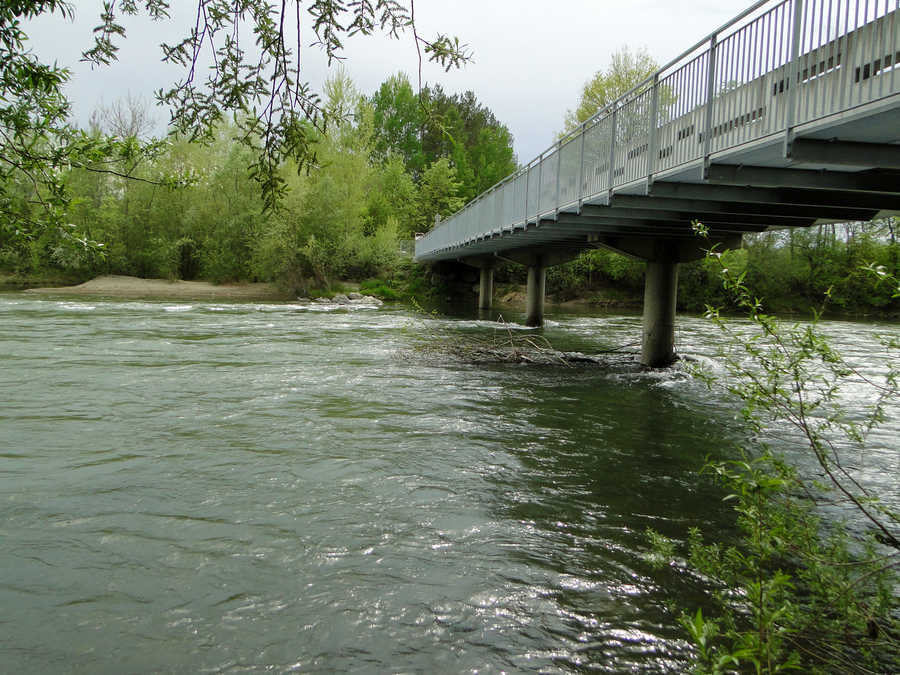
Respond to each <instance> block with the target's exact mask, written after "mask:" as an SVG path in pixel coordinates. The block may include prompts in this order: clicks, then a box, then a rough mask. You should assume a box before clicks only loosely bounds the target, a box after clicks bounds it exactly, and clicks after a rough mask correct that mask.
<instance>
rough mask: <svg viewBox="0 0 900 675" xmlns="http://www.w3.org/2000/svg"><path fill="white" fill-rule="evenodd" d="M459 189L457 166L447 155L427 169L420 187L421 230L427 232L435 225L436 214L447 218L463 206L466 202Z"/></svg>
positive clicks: (419, 221)
mask: <svg viewBox="0 0 900 675" xmlns="http://www.w3.org/2000/svg"><path fill="white" fill-rule="evenodd" d="M459 189H460V183H459V181H457V180H456V168H455V167H454V166H452V165H451V164H450V160H449V159H447V158H446V157H444V158H442V159H439V160H437V161H436V162H435V163H434V164H432V165H431V166H429V167H428V169H426V170H425V174H424V175H423V176H422V185H421V187H420V189H419V217H418V224H419V227H420V228H421V231H423V232H427V231H428V230H430V229H431V228H432V227H434V221H435V217H436V216H440V217H441V218H446V217H447V216H450V215H452V214H454V213H455V212H456V211H458V210H459V209H461V208H462V207H463V205H464V204H465V202H464V201H463V199H462V197H460V196H459Z"/></svg>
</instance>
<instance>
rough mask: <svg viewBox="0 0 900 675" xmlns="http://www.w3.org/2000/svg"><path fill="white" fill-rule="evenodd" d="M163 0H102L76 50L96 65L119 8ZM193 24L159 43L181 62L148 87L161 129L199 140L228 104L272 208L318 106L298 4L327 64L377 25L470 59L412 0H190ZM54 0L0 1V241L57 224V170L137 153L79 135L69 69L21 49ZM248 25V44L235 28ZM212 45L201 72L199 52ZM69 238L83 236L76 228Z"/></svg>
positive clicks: (306, 146) (309, 143)
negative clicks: (420, 23)
mask: <svg viewBox="0 0 900 675" xmlns="http://www.w3.org/2000/svg"><path fill="white" fill-rule="evenodd" d="M169 6H170V5H169V0H144V2H140V3H139V2H136V1H135V0H119V2H114V1H113V0H104V2H103V8H102V11H101V13H100V17H99V24H98V26H97V27H96V28H95V29H94V43H93V45H92V46H89V47H88V48H87V49H86V50H85V51H84V53H83V56H84V59H85V60H87V61H89V62H91V63H93V64H96V65H98V66H101V65H104V64H109V63H110V62H112V61H113V60H115V59H116V53H117V49H118V47H117V42H118V41H120V40H123V39H124V38H125V28H124V27H123V26H122V24H121V23H120V18H121V17H122V16H123V15H133V14H138V13H145V14H147V15H149V16H150V17H151V18H153V19H154V20H158V21H162V20H165V19H167V18H168V17H169V14H168V10H169ZM196 7H197V14H196V22H195V24H194V26H193V28H192V29H191V30H190V32H189V34H188V35H187V36H186V37H185V38H184V39H183V40H181V41H180V42H178V43H176V44H172V45H168V44H163V45H161V48H162V53H163V61H165V62H168V63H173V64H177V65H179V66H181V67H182V68H183V69H184V71H185V76H184V78H183V79H181V80H180V81H179V82H176V83H175V84H174V85H173V86H172V87H171V88H170V89H168V90H163V91H160V92H158V93H157V99H158V101H159V102H160V103H162V104H167V105H169V106H171V110H172V119H171V125H172V127H173V128H174V129H175V130H176V131H177V132H178V133H180V134H182V135H183V136H184V137H186V138H188V139H190V140H209V139H211V138H212V136H213V135H214V133H215V129H216V127H217V125H218V124H220V123H221V122H222V121H223V120H225V119H227V116H228V115H230V114H234V115H236V116H237V119H238V121H239V122H238V123H239V130H240V135H239V136H238V140H239V141H240V142H241V143H243V144H244V145H245V146H247V147H248V148H250V149H251V150H252V151H253V154H254V157H255V159H254V161H253V163H252V166H251V167H250V170H251V173H252V175H253V177H254V178H255V179H256V180H257V181H258V182H259V184H260V186H261V188H262V194H263V198H264V204H265V206H266V207H267V208H268V209H274V208H276V207H277V205H278V203H279V199H280V198H282V197H283V196H284V193H285V187H286V180H285V177H284V175H283V172H282V167H283V166H284V164H285V163H286V162H288V160H290V161H292V162H293V163H294V164H295V165H296V166H297V167H303V166H305V165H308V164H309V163H311V162H312V160H313V159H314V156H315V150H314V147H313V146H314V141H315V139H316V138H317V131H316V130H317V129H318V130H319V131H320V130H322V129H323V128H324V126H325V122H326V119H325V118H326V115H325V112H326V111H324V110H323V109H322V107H321V105H320V100H319V98H318V96H317V95H316V94H315V93H314V92H313V91H312V90H311V89H310V87H309V85H308V84H306V83H304V82H303V81H302V79H301V78H302V72H301V67H300V56H301V54H300V51H301V45H300V43H299V26H300V22H301V15H302V13H303V12H302V10H303V9H306V12H307V13H308V14H309V16H310V17H311V19H312V23H313V29H314V31H315V33H316V36H317V39H318V43H317V44H318V45H319V46H320V47H321V48H322V49H323V50H324V51H325V53H326V54H327V56H328V59H329V62H330V61H332V60H333V59H337V58H340V54H341V49H342V46H343V45H342V41H343V40H344V39H345V38H346V37H348V36H352V35H355V34H363V35H369V34H372V33H373V32H375V31H376V30H381V31H384V32H386V33H387V34H389V35H391V36H393V37H398V36H399V35H400V34H401V33H403V32H404V31H411V32H412V34H413V36H414V38H415V41H416V45H417V47H420V48H421V49H422V51H424V54H425V56H426V58H428V59H430V60H432V61H435V62H437V63H439V64H441V65H442V66H443V67H445V68H447V69H449V68H451V67H454V66H457V65H459V64H461V63H463V62H465V61H466V60H468V58H469V54H468V51H467V48H466V46H465V45H462V44H460V43H459V41H458V39H456V38H450V37H448V36H446V35H441V34H439V35H437V36H436V37H435V38H433V39H431V40H425V39H424V38H423V37H422V36H420V35H419V34H418V32H417V30H416V25H415V22H414V20H413V16H414V0H409V2H405V1H403V0H358V1H355V2H352V3H344V2H341V1H340V0H309V2H306V3H304V2H302V1H301V0H294V1H293V2H288V1H287V0H283V1H282V2H274V1H271V0H270V1H266V2H260V1H259V0H196ZM72 12H73V10H72V7H71V6H70V5H69V4H68V3H66V2H65V1H64V0H22V1H21V2H15V3H3V4H2V6H0V221H2V222H0V248H3V247H5V246H6V245H8V244H9V243H10V242H11V241H13V240H17V239H22V238H25V239H28V238H31V237H34V236H35V235H37V234H39V233H40V232H42V231H43V230H44V229H46V228H59V227H62V226H63V225H64V224H65V220H66V218H65V211H66V208H67V207H68V205H69V202H70V196H69V194H68V192H67V190H66V188H65V186H64V185H63V184H62V182H61V181H60V180H59V172H60V170H61V169H64V168H67V167H71V166H80V167H85V168H90V169H92V170H96V171H102V170H104V169H103V164H102V163H103V162H105V161H107V160H109V159H110V158H115V157H117V156H125V155H129V154H133V153H134V152H137V151H140V148H138V147H136V146H135V144H134V143H129V142H127V141H122V140H121V139H110V138H106V137H102V136H97V135H90V134H86V133H84V132H82V131H80V130H77V129H74V128H72V127H71V126H70V125H69V124H68V122H67V117H68V114H69V109H70V106H69V102H68V100H67V99H66V96H65V94H64V92H63V85H64V84H65V82H66V80H67V79H68V77H69V72H68V71H67V70H66V69H65V68H62V67H58V66H56V65H48V64H44V63H41V62H40V61H39V60H38V59H37V58H36V57H35V56H34V55H33V54H31V53H30V52H29V51H28V49H27V48H26V41H27V37H28V36H27V33H26V32H25V28H24V25H25V22H26V21H28V20H29V19H32V18H35V17H37V16H40V15H45V14H56V15H58V16H61V17H71V16H72ZM248 33H249V34H252V35H253V37H254V39H255V44H256V48H255V49H251V50H246V49H245V48H244V46H242V43H241V40H240V37H241V36H242V35H246V34H248ZM206 53H211V54H213V55H214V56H213V58H212V64H211V67H210V68H209V69H208V70H207V71H206V72H208V75H207V77H206V78H205V79H201V78H200V76H199V73H200V72H201V69H202V68H203V67H204V66H205V63H204V62H203V61H202V57H201V54H206ZM68 238H69V239H70V240H71V241H73V242H75V243H77V244H80V245H82V246H90V245H91V243H90V242H89V241H87V240H86V239H84V238H83V237H79V236H78V235H76V234H70V235H68Z"/></svg>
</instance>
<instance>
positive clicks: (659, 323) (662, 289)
mask: <svg viewBox="0 0 900 675" xmlns="http://www.w3.org/2000/svg"><path fill="white" fill-rule="evenodd" d="M677 293H678V263H676V262H653V261H648V262H647V272H646V277H645V280H644V327H643V340H642V344H641V365H644V366H647V367H649V368H660V367H663V366H668V365H670V364H671V363H672V362H674V361H675V302H676V299H677Z"/></svg>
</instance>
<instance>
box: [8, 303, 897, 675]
mask: <svg viewBox="0 0 900 675" xmlns="http://www.w3.org/2000/svg"><path fill="white" fill-rule="evenodd" d="M517 318H520V317H516V316H515V315H513V316H511V317H510V319H511V320H512V321H515V319H517ZM550 319H551V320H550V322H549V323H548V326H547V327H546V328H545V329H544V330H543V334H544V335H545V336H546V337H547V338H548V339H549V340H550V341H551V342H552V343H553V344H554V346H556V347H557V348H560V349H565V350H577V351H582V352H585V353H595V352H600V351H602V350H608V349H611V348H614V347H617V346H621V345H627V344H630V343H633V342H634V341H635V340H636V339H639V326H640V319H639V317H636V316H616V315H601V316H577V315H568V314H564V315H551V316H550ZM824 329H825V331H826V332H827V333H828V334H829V335H830V336H831V337H832V338H833V339H834V340H835V341H836V342H837V343H838V345H839V346H840V347H841V348H843V349H844V350H845V351H846V352H847V353H848V355H849V356H850V357H851V358H854V359H857V360H858V361H859V362H860V363H869V362H876V361H877V359H873V355H875V356H881V355H882V354H883V350H881V349H880V347H879V346H878V343H877V340H876V337H875V336H876V334H878V333H889V334H892V335H894V336H898V335H900V327H898V326H896V325H877V324H862V323H841V322H830V323H827V324H826V325H825V326H824ZM510 330H516V331H518V330H519V329H518V327H517V326H515V324H513V325H512V326H511V327H510ZM495 331H496V325H495V324H493V323H491V322H487V321H477V320H474V319H458V318H455V319H454V318H442V317H435V316H430V317H429V316H419V315H416V314H414V313H412V312H410V311H408V310H405V309H398V308H382V309H378V310H374V309H361V308H356V309H352V310H350V309H346V308H334V307H329V306H316V307H303V306H300V305H292V304H262V305H260V304H211V303H174V302H121V301H111V300H90V299H72V298H67V299H53V298H49V299H43V298H41V299H38V298H33V297H31V296H28V295H23V294H14V293H7V294H2V295H0V359H2V361H0V540H2V546H0V606H2V608H3V611H2V613H0V623H2V630H0V670H2V671H3V672H17V673H45V672H54V673H64V672H75V673H124V672H127V673H155V672H178V673H204V672H212V673H218V672H227V673H240V672H262V671H266V672H270V671H271V672H286V671H300V672H416V673H432V672H457V673H463V672H479V673H492V672H504V671H506V672H522V671H541V672H573V671H574V672H578V671H588V670H590V671H594V672H595V671H600V672H614V673H620V672H637V671H639V672H646V673H654V672H660V673H661V672H678V671H680V670H682V669H683V668H684V667H685V663H686V659H687V658H688V654H689V646H688V645H687V643H686V642H685V641H684V639H683V635H682V633H681V631H680V630H679V629H678V627H677V626H676V625H675V617H677V616H678V613H679V612H680V611H681V610H682V609H685V610H688V611H692V610H693V608H695V607H696V606H697V604H698V603H699V602H700V601H701V596H700V595H699V594H698V591H697V589H696V587H695V583H694V580H693V579H692V578H691V577H690V576H689V575H688V574H686V573H685V572H684V570H683V569H681V568H679V567H677V566H670V567H665V568H663V569H662V570H656V569H654V568H653V566H652V565H650V564H649V562H648V559H647V553H648V547H647V544H646V541H645V538H644V534H643V532H644V530H645V529H646V528H647V527H653V528H655V529H657V530H659V531H661V532H663V533H664V534H666V535H669V536H671V537H674V538H677V539H684V538H685V536H686V532H687V529H688V527H690V526H694V525H697V526H700V527H701V528H705V529H707V530H708V531H710V532H714V533H716V534H718V535H719V536H721V537H723V538H726V539H727V538H728V536H729V532H731V531H732V518H731V516H730V514H729V512H728V510H727V508H726V507H725V506H724V505H723V504H722V502H721V498H722V496H723V495H722V493H721V491H720V489H719V488H718V487H717V486H716V485H714V484H712V483H711V482H710V479H708V478H707V477H706V475H705V474H704V475H699V474H698V470H699V468H700V466H701V465H702V462H703V459H704V457H705V456H706V455H710V454H711V455H713V456H716V457H723V456H729V453H733V452H734V448H735V446H736V445H738V444H740V443H742V442H747V434H748V432H747V431H746V430H744V429H743V427H742V425H741V424H740V423H739V421H738V418H739V414H738V406H737V404H736V403H735V401H734V400H733V399H731V398H730V397H729V396H727V395H724V394H723V392H722V391H717V390H709V389H708V388H707V387H706V386H705V385H704V384H702V383H701V382H699V381H698V380H695V379H692V378H691V377H690V376H689V375H688V374H687V373H686V372H685V371H684V369H682V368H678V367H676V368H673V369H668V370H665V371H661V372H651V373H646V372H641V371H640V370H639V369H637V368H636V367H635V366H634V365H633V361H632V359H631V357H630V356H627V355H626V356H623V355H613V356H610V357H608V360H607V362H606V363H605V364H604V365H602V366H596V365H583V366H576V367H563V366H537V365H530V366H523V365H513V364H494V365H487V366H486V365H478V366H476V365H471V364H467V363H464V362H462V361H459V360H454V359H452V358H449V357H448V358H441V357H440V356H439V355H438V356H436V355H435V354H434V353H433V352H428V353H423V352H422V351H420V350H418V349H417V345H418V344H419V343H420V341H421V339H422V336H427V337H428V340H429V341H431V344H435V341H438V342H440V341H441V340H450V339H454V338H456V337H459V336H461V335H462V336H464V335H478V336H483V335H487V334H490V333H493V332H495ZM719 339H720V337H719V336H718V335H717V333H716V331H715V330H713V329H711V328H710V325H709V324H708V323H707V322H706V321H704V320H703V319H700V318H691V317H679V326H678V347H679V350H680V351H681V352H682V353H685V354H691V355H694V356H696V357H697V358H699V359H701V360H706V361H708V362H709V363H711V364H713V367H714V368H715V367H716V366H715V359H714V356H715V354H716V351H717V344H718V343H717V341H718V340H719ZM871 367H872V368H876V366H871ZM898 435H900V411H898V409H897V405H896V402H894V404H893V405H892V407H891V408H890V409H889V411H888V421H887V423H886V424H885V425H884V426H883V427H882V429H881V430H880V431H879V432H878V434H877V435H876V436H875V437H873V441H872V449H871V451H870V452H868V453H867V454H866V456H865V457H864V458H860V461H861V462H864V463H867V464H866V466H867V467H869V470H868V474H867V475H868V477H869V479H870V480H871V482H872V483H873V484H875V485H877V486H878V487H879V489H881V490H882V491H883V492H884V493H886V494H887V496H888V497H889V498H890V499H896V500H898V502H900V498H898V495H897V485H896V477H897V475H898V472H900V464H898V457H897V455H898V453H897V441H896V439H897V438H898ZM776 436H777V434H776Z"/></svg>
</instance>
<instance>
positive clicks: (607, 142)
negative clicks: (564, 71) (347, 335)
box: [416, 0, 900, 261]
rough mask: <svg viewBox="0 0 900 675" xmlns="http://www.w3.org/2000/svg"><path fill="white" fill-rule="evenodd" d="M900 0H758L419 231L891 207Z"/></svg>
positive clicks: (748, 224)
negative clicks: (530, 158) (447, 215)
mask: <svg viewBox="0 0 900 675" xmlns="http://www.w3.org/2000/svg"><path fill="white" fill-rule="evenodd" d="M898 61H900V0H870V1H869V2H860V1H859V0H783V1H781V2H774V1H773V0H765V1H763V2H758V3H757V4H755V5H753V6H752V7H750V8H749V9H748V10H746V11H745V12H744V13H742V14H741V15H740V16H738V17H736V18H735V19H734V20H732V21H731V22H729V23H728V24H727V25H726V26H723V27H722V28H720V29H719V30H717V31H716V32H715V33H713V34H712V35H710V36H708V37H707V38H706V39H704V40H703V41H701V42H700V43H698V44H697V45H696V46H695V47H693V48H691V49H689V50H688V51H686V52H685V53H684V54H682V55H681V56H680V57H678V58H677V59H676V60H675V61H673V62H672V63H670V64H668V65H667V66H665V67H664V68H662V69H661V70H660V71H658V72H657V73H655V74H654V75H653V76H652V77H651V78H649V79H648V80H647V81H645V82H644V83H642V84H641V85H639V86H638V87H636V88H635V89H633V90H632V91H631V92H629V93H628V94H626V95H625V96H623V97H622V98H620V99H619V100H617V101H615V102H614V103H613V104H611V105H610V106H608V107H607V108H606V109H604V110H602V111H600V112H598V114H597V115H595V116H594V117H593V118H592V119H590V120H588V121H587V122H585V123H584V124H582V125H581V126H580V127H579V128H578V129H576V130H575V131H574V132H572V133H571V134H569V135H568V136H567V137H565V138H563V139H561V140H560V141H558V142H557V143H556V144H554V145H553V146H552V147H551V148H549V149H548V150H547V151H545V152H544V153H542V154H541V155H540V156H539V157H537V158H535V159H534V160H533V161H532V162H530V163H529V164H528V165H527V166H525V167H523V168H522V169H521V170H520V171H518V172H516V173H515V174H513V175H512V176H509V177H508V178H506V179H505V180H503V181H501V182H500V183H498V184H497V185H495V186H494V187H493V188H491V189H490V190H488V191H486V192H485V193H483V194H482V195H479V196H478V197H477V198H476V199H474V200H473V201H472V202H470V203H469V204H468V205H467V206H466V207H465V208H463V209H462V210H461V211H459V212H457V213H456V214H454V215H453V216H451V217H450V218H448V219H447V220H446V221H444V222H442V223H440V224H439V225H438V226H436V227H435V228H434V229H433V230H432V231H431V232H429V233H428V234H427V235H425V236H424V237H422V238H420V239H419V241H417V242H416V259H417V260H420V261H425V260H443V259H454V258H467V257H478V256H490V255H497V254H500V253H505V252H509V251H512V250H519V249H522V250H529V249H547V248H557V247H561V248H564V249H567V250H575V249H579V248H588V247H594V246H598V245H611V246H613V247H615V242H616V238H617V237H629V238H634V237H648V238H653V239H659V238H664V239H672V238H680V237H689V236H691V228H690V223H691V221H692V220H694V219H699V220H702V221H703V222H704V223H705V224H706V225H707V226H708V227H709V228H710V231H711V233H712V234H713V235H714V236H716V235H718V236H723V237H724V236H728V235H734V234H740V233H743V232H754V231H761V230H765V229H767V228H769V227H790V226H808V225H812V224H814V223H817V222H836V221H838V222H840V221H849V220H869V219H871V218H874V217H876V216H878V215H886V214H890V213H895V212H900V145H898V143H900V72H898V71H900V63H898Z"/></svg>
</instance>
